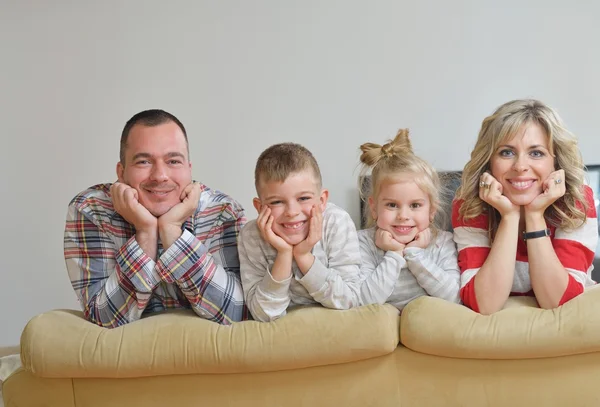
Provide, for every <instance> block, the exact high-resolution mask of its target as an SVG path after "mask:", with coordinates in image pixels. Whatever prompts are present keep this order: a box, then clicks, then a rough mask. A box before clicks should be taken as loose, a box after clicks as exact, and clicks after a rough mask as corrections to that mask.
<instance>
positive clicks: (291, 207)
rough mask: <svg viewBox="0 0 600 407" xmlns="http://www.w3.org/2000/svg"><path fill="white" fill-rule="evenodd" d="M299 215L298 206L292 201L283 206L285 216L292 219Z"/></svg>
mask: <svg viewBox="0 0 600 407" xmlns="http://www.w3.org/2000/svg"><path fill="white" fill-rule="evenodd" d="M298 213H300V205H299V204H298V202H296V201H292V202H290V203H288V204H287V205H286V206H285V216H287V217H289V218H293V217H294V216H296V215H298Z"/></svg>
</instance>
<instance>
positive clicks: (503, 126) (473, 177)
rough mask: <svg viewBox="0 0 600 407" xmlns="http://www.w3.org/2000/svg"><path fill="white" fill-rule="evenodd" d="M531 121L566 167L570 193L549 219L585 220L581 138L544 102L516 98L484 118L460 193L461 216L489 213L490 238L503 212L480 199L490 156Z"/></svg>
mask: <svg viewBox="0 0 600 407" xmlns="http://www.w3.org/2000/svg"><path fill="white" fill-rule="evenodd" d="M530 123H537V124H539V125H540V126H541V127H542V129H544V131H545V133H546V135H547V137H548V146H549V150H550V154H551V155H552V157H553V158H554V168H556V169H559V168H562V169H563V170H565V180H564V181H565V187H566V192H565V194H564V195H563V196H562V197H561V198H559V199H557V200H556V201H555V202H554V203H553V204H552V205H551V206H549V207H548V209H546V213H545V214H544V215H545V218H546V220H547V221H548V222H549V223H550V224H551V225H553V226H556V227H561V228H565V229H574V228H577V227H579V226H581V225H582V224H583V222H585V219H586V211H587V209H588V203H587V201H586V199H585V198H584V196H583V188H582V185H583V180H584V176H585V172H584V165H583V158H582V156H581V152H580V151H579V148H578V146H577V138H576V137H575V136H574V135H573V134H571V133H570V132H569V131H568V130H567V129H566V128H565V126H564V124H563V121H562V120H561V119H560V117H559V116H558V114H557V113H556V112H555V111H554V110H553V109H552V108H550V107H549V106H546V105H545V104H544V103H542V102H540V101H538V100H533V99H523V100H513V101H510V102H507V103H505V104H503V105H502V106H500V107H499V108H498V109H496V111H495V112H494V113H493V114H492V115H491V116H488V117H486V118H485V119H484V120H483V123H482V125H481V130H480V132H479V136H478V138H477V143H476V144H475V148H474V149H473V152H472V153H471V159H470V160H469V162H468V163H467V165H465V168H464V170H463V174H462V183H461V186H460V187H459V189H458V191H457V195H456V198H457V199H462V200H463V201H464V202H463V203H462V205H461V207H460V210H459V216H460V217H461V218H463V219H465V220H468V219H472V218H475V217H477V216H479V215H480V214H482V213H487V214H488V217H489V231H490V238H493V237H494V233H495V231H496V229H497V228H498V224H499V223H500V214H499V213H498V211H497V210H496V209H494V208H493V207H492V206H491V205H488V204H487V203H485V202H484V201H482V200H481V199H480V198H479V178H480V177H481V174H483V173H484V172H485V171H489V169H490V159H491V158H492V156H493V154H494V153H495V151H496V150H497V149H498V146H499V145H501V144H504V143H506V142H508V141H509V140H511V139H512V138H513V137H514V136H515V134H516V133H517V132H518V131H519V129H521V127H523V126H524V125H526V124H530ZM578 203H579V204H578ZM579 205H581V206H579Z"/></svg>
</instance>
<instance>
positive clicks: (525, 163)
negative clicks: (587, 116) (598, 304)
mask: <svg viewBox="0 0 600 407" xmlns="http://www.w3.org/2000/svg"><path fill="white" fill-rule="evenodd" d="M583 180H584V165H583V160H582V157H581V153H580V151H579V149H578V147H577V140H576V138H575V136H573V135H572V134H571V133H570V132H569V131H568V130H567V129H566V128H565V127H564V124H563V122H562V120H561V119H560V117H559V116H558V114H557V113H556V112H555V111H554V110H553V109H551V108H550V107H548V106H546V105H545V104H543V103H542V102H540V101H537V100H514V101H511V102H508V103H505V104H503V105H502V106H500V107H499V108H498V109H497V110H496V111H495V112H494V113H493V114H492V115H491V116H489V117H487V118H485V119H484V121H483V124H482V126H481V131H480V132H479V137H478V139H477V143H476V145H475V148H474V149H473V152H472V153H471V159H470V161H469V162H468V163H467V165H466V166H465V168H464V171H463V175H462V185H461V187H460V188H459V190H458V192H457V197H456V199H455V201H454V203H453V207H452V225H453V227H454V240H455V242H456V244H457V248H458V251H459V255H458V261H459V266H460V269H461V291H460V294H461V299H462V300H463V302H464V304H465V305H467V306H469V307H470V308H472V309H473V310H475V311H477V312H480V313H482V314H491V313H494V312H496V311H498V310H500V309H502V307H503V306H504V304H505V302H506V300H507V298H508V296H509V295H533V296H535V298H536V299H537V301H538V303H539V305H540V307H542V308H546V309H549V308H555V307H558V306H560V305H562V304H564V303H565V302H567V301H569V300H571V299H572V298H574V297H576V296H577V295H579V294H581V293H582V292H583V290H584V288H585V287H587V286H590V285H593V284H595V283H594V281H593V280H592V279H591V277H590V275H591V270H592V268H593V266H592V260H593V258H594V250H595V248H596V244H597V240H598V221H597V218H596V208H595V206H594V201H593V193H592V191H591V189H590V188H589V187H587V186H585V185H583Z"/></svg>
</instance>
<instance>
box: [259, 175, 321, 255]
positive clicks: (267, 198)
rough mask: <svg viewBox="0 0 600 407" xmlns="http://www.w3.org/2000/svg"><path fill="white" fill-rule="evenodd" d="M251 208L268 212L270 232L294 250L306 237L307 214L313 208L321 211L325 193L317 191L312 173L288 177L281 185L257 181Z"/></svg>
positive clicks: (308, 221)
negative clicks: (271, 226)
mask: <svg viewBox="0 0 600 407" xmlns="http://www.w3.org/2000/svg"><path fill="white" fill-rule="evenodd" d="M258 195H259V197H258V198H254V201H253V203H254V207H255V208H256V210H257V211H258V212H259V213H260V211H261V209H262V208H263V206H264V205H267V206H268V207H269V208H270V209H271V216H273V218H274V219H273V232H274V233H275V234H276V235H277V236H279V237H281V238H282V239H283V240H285V241H286V243H288V244H289V245H292V246H295V245H297V244H298V243H300V242H302V241H303V240H305V239H306V237H307V236H308V231H309V226H310V211H311V209H312V208H313V207H314V206H315V205H319V206H320V207H321V210H325V205H326V204H327V198H328V196H329V192H328V191H327V190H326V189H324V190H321V189H319V186H318V184H317V181H316V179H315V176H314V175H313V173H312V170H303V171H300V172H296V173H293V174H290V175H289V176H288V177H287V178H286V179H285V181H283V182H279V181H260V182H259V185H258Z"/></svg>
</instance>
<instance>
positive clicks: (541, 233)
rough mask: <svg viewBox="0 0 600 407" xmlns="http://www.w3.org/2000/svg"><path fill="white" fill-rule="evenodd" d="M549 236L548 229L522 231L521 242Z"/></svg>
mask: <svg viewBox="0 0 600 407" xmlns="http://www.w3.org/2000/svg"><path fill="white" fill-rule="evenodd" d="M546 236H550V228H546V229H542V230H536V231H535V232H525V231H523V240H529V239H537V238H538V237H546Z"/></svg>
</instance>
